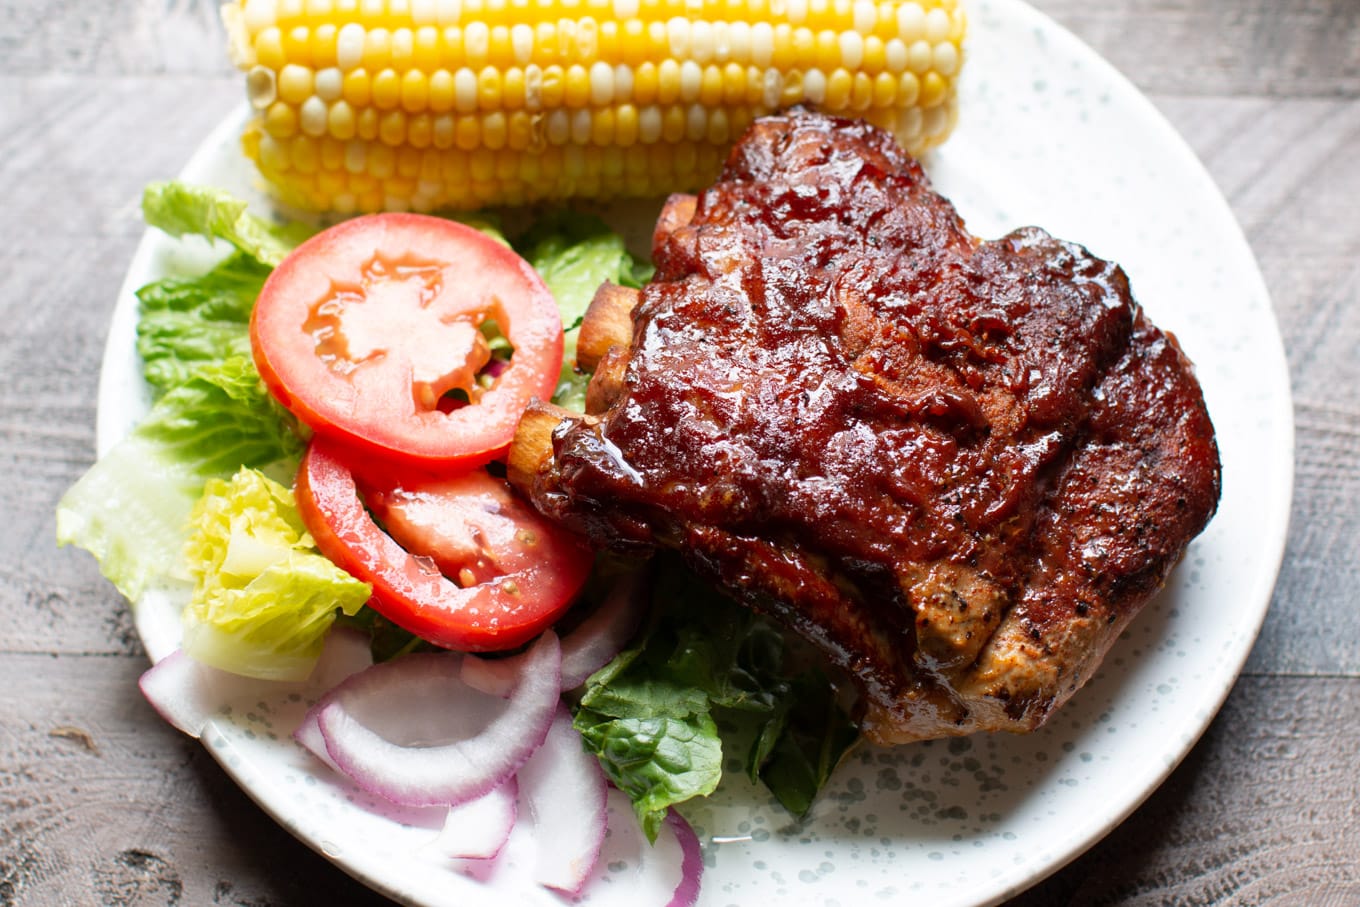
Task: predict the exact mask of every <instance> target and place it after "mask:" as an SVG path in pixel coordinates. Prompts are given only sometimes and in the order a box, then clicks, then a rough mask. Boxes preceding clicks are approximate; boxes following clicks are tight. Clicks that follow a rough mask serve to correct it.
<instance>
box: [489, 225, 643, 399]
mask: <svg viewBox="0 0 1360 907" xmlns="http://www.w3.org/2000/svg"><path fill="white" fill-rule="evenodd" d="M515 247H516V249H517V250H518V251H519V253H520V254H521V255H523V256H524V258H525V259H526V260H527V261H528V262H529V263H530V264H531V265H533V266H534V269H535V270H536V271H538V273H539V275H540V276H542V278H543V282H544V283H546V284H547V285H548V289H549V290H551V291H552V294H553V298H554V299H556V300H557V309H558V311H559V312H561V314H562V326H563V328H564V329H565V330H566V338H565V343H564V345H563V351H562V375H561V378H560V379H559V383H558V386H557V392H556V393H555V394H554V395H553V402H554V403H556V404H558V405H559V406H565V407H567V408H569V409H575V410H577V411H581V410H584V409H585V388H586V384H587V383H588V382H589V376H588V375H581V374H579V373H578V372H577V371H576V369H575V366H574V363H575V362H576V334H577V331H576V328H577V327H579V326H580V324H581V319H582V318H583V317H585V313H586V309H587V308H588V307H589V306H590V300H591V299H592V298H594V296H595V291H596V290H597V289H598V288H599V286H600V284H602V283H604V282H605V281H606V280H609V281H613V282H614V283H616V284H620V285H622V286H629V287H640V286H641V285H642V280H644V279H645V278H646V276H647V275H648V273H649V272H650V265H648V264H647V263H645V262H641V261H639V260H638V259H636V258H634V257H633V256H632V255H631V254H630V253H629V252H628V249H627V248H626V247H625V246H624V243H623V238H622V237H621V236H619V235H618V234H617V233H615V232H614V231H613V230H611V229H609V226H608V225H607V224H605V222H604V221H602V220H600V219H599V218H598V217H594V216H593V215H588V214H580V213H577V212H572V211H560V212H557V213H555V214H551V215H547V216H545V217H543V218H540V219H539V221H538V222H537V223H536V224H535V225H534V228H533V229H532V230H530V231H529V232H528V233H527V234H525V235H524V236H523V237H522V238H521V239H520V240H519V241H518V242H516V244H515Z"/></svg>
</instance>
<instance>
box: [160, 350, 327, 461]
mask: <svg viewBox="0 0 1360 907" xmlns="http://www.w3.org/2000/svg"><path fill="white" fill-rule="evenodd" d="M137 433H138V434H139V435H141V436H143V437H145V438H147V439H149V440H151V441H155V442H157V443H159V444H161V445H163V446H164V448H165V451H166V455H168V456H172V457H174V458H176V459H178V460H180V461H181V462H183V463H185V464H186V465H187V466H188V467H189V468H191V469H193V470H194V471H195V472H197V473H198V475H200V476H201V477H202V478H204V479H207V478H209V477H212V476H227V475H231V474H232V473H233V472H234V471H235V470H236V469H237V468H238V467H240V466H251V467H265V466H270V465H272V464H275V463H279V462H280V461H282V462H283V463H284V464H285V465H291V464H294V463H295V462H296V461H297V460H298V459H299V458H300V457H301V456H302V447H303V441H302V439H301V437H300V435H299V433H298V429H297V428H296V423H295V422H294V420H293V419H292V417H291V416H290V415H289V414H288V412H287V410H285V409H283V407H281V406H279V405H278V404H277V403H276V402H275V401H274V398H273V397H271V396H270V395H269V391H267V390H266V389H265V386H264V383H263V382H261V381H260V375H259V372H257V371H256V370H255V363H254V362H253V361H251V359H250V358H249V357H248V356H233V357H231V358H229V359H225V360H223V361H221V362H211V363H205V364H204V365H201V366H199V367H198V368H197V369H196V370H194V371H193V372H192V373H190V375H189V377H188V378H187V380H185V381H184V382H183V383H182V384H180V385H178V386H176V387H173V388H171V389H170V390H169V391H167V392H166V393H165V394H164V395H163V396H162V397H161V398H160V399H159V400H157V401H156V403H155V405H154V406H153V407H152V408H151V412H150V413H149V414H148V415H147V417H146V419H145V420H144V421H142V422H141V423H140V424H139V425H138V426H137Z"/></svg>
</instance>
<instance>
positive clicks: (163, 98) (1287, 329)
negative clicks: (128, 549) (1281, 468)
mask: <svg viewBox="0 0 1360 907" xmlns="http://www.w3.org/2000/svg"><path fill="white" fill-rule="evenodd" d="M1036 5H1037V6H1039V7H1040V8H1041V9H1043V10H1044V11H1046V12H1048V13H1049V14H1051V15H1053V16H1054V17H1055V18H1057V19H1058V20H1059V21H1060V22H1062V23H1063V24H1065V25H1067V26H1068V27H1070V28H1072V29H1073V30H1074V31H1075V32H1076V33H1077V34H1078V35H1079V36H1080V37H1082V38H1083V39H1085V40H1087V41H1089V42H1090V43H1092V44H1093V45H1094V46H1095V47H1096V49H1097V50H1098V51H1099V52H1101V53H1102V54H1103V55H1105V56H1106V57H1107V58H1108V59H1110V60H1111V61H1112V62H1113V63H1114V64H1115V65H1116V66H1118V67H1119V68H1120V69H1122V70H1123V71H1124V72H1125V74H1126V75H1128V76H1129V77H1130V78H1131V79H1132V80H1133V81H1134V82H1135V84H1137V85H1139V86H1140V87H1141V88H1143V89H1144V90H1145V91H1148V92H1150V93H1151V97H1152V99H1153V101H1154V102H1155V103H1156V104H1157V105H1158V106H1159V107H1160V108H1161V110H1162V111H1163V112H1164V113H1166V115H1167V116H1168V117H1169V118H1170V119H1171V121H1172V122H1173V124H1174V125H1176V126H1177V128H1178V129H1180V130H1181V132H1182V133H1183V134H1184V135H1185V136H1186V138H1187V140H1188V141H1189V143H1190V144H1191V146H1192V147H1193V148H1194V149H1195V150H1196V152H1197V153H1198V154H1199V155H1200V157H1201V158H1202V159H1203V160H1204V161H1205V163H1206V166H1207V167H1208V169H1209V171H1210V173H1211V174H1212V176H1213V177H1214V179H1215V180H1216V181H1217V182H1218V184H1219V186H1220V187H1221V188H1222V189H1223V191H1224V194H1225V195H1226V197H1227V198H1228V200H1229V202H1230V203H1231V205H1232V207H1233V209H1234V211H1235V213H1236V214H1237V216H1238V218H1239V220H1240V221H1241V223H1242V225H1243V228H1244V231H1245V233H1246V235H1247V237H1248V239H1249V241H1250V242H1251V244H1252V247H1253V249H1254V250H1255V252H1256V254H1257V256H1258V258H1259V260H1260V264H1261V268H1262V272H1263V274H1264V276H1265V279H1266V282H1267V285H1268V286H1269V287H1270V290H1271V293H1272V295H1273V298H1274V302H1275V307H1276V311H1277V313H1278V316H1279V320H1280V325H1281V332H1282V335H1283V337H1284V340H1285V345H1286V351H1287V355H1288V359H1289V367H1290V374H1291V379H1292V381H1293V385H1294V392H1295V397H1296V416H1297V423H1298V424H1297V442H1296V457H1297V467H1298V468H1297V478H1296V497H1295V505H1294V510H1293V517H1292V523H1291V528H1290V536H1289V549H1288V553H1287V560H1286V563H1285V565H1284V568H1283V570H1282V573H1281V577H1280V582H1279V585H1278V587H1277V590H1276V595H1275V598H1274V602H1273V604H1272V611H1271V614H1270V616H1269V618H1268V620H1267V623H1266V627H1265V629H1264V631H1263V634H1262V637H1261V640H1260V642H1259V643H1258V645H1257V647H1256V650H1255V651H1254V653H1253V655H1252V657H1251V660H1250V662H1249V664H1248V676H1247V677H1245V678H1244V680H1243V681H1241V682H1240V683H1239V685H1238V687H1237V688H1236V689H1235V690H1234V692H1233V694H1232V696H1231V697H1230V698H1229V700H1228V703H1227V705H1226V707H1225V709H1224V711H1223V712H1222V713H1221V714H1220V716H1219V717H1218V719H1217V720H1216V721H1215V723H1214V725H1213V726H1212V727H1211V728H1210V730H1209V732H1208V733H1207V734H1206V736H1205V739H1204V740H1203V741H1202V742H1201V743H1200V744H1199V745H1198V746H1197V747H1196V749H1195V750H1194V751H1193V752H1192V754H1191V755H1190V757H1189V758H1188V759H1187V760H1186V762H1185V763H1184V764H1183V765H1182V766H1181V767H1180V768H1179V769H1178V770H1177V771H1176V772H1175V773H1174V774H1173V775H1172V777H1171V779H1170V780H1169V781H1168V783H1167V784H1166V785H1164V786H1163V787H1162V788H1161V789H1160V790H1159V791H1157V792H1156V793H1154V794H1153V795H1152V797H1151V798H1150V799H1149V801H1148V802H1147V803H1146V804H1145V805H1144V806H1143V807H1142V808H1141V809H1140V810H1138V811H1137V812H1136V813H1135V814H1134V815H1133V816H1132V817H1131V818H1130V819H1129V820H1128V821H1126V822H1125V823H1124V824H1122V825H1121V826H1120V827H1119V828H1117V829H1115V830H1114V831H1113V832H1112V834H1111V835H1110V836H1109V837H1108V838H1107V839H1106V840H1105V841H1103V842H1102V843H1101V844H1099V845H1097V846H1096V847H1095V848H1093V849H1092V850H1091V851H1090V852H1089V853H1088V854H1086V855H1085V856H1083V857H1081V858H1079V859H1078V860H1077V861H1075V862H1074V863H1073V864H1072V865H1071V866H1069V867H1067V868H1066V869H1064V870H1063V871H1061V872H1059V873H1058V874H1056V875H1055V876H1054V877H1053V878H1051V879H1049V880H1047V881H1045V882H1043V883H1041V884H1040V885H1039V886H1038V887H1036V888H1035V889H1033V890H1032V891H1030V892H1028V893H1026V894H1023V895H1021V896H1020V897H1018V898H1017V899H1015V901H1014V902H1013V907H1039V905H1087V904H1091V905H1106V907H1108V905H1139V907H1142V905H1148V907H1151V905H1161V904H1183V905H1189V907H1199V905H1210V904H1232V905H1256V904H1266V903H1270V904H1276V905H1280V904H1283V905H1296V904H1297V905H1305V904H1306V905H1324V907H1329V905H1347V907H1350V905H1354V904H1357V903H1360V870H1357V867H1360V806H1357V804H1360V790H1358V789H1357V784H1358V782H1357V778H1360V772H1358V771H1357V769H1360V757H1357V753H1360V714H1357V709H1360V686H1358V684H1360V612H1357V609H1356V608H1355V600H1356V598H1355V592H1354V590H1355V589H1356V588H1360V207H1358V206H1357V205H1356V203H1355V199H1356V198H1360V151H1358V149H1360V4H1357V3H1355V2H1354V0H1296V2H1290V3H1275V2H1271V0H1199V2H1196V0H1120V2H1117V3H1115V2H1111V3H1093V2H1090V0H1041V2H1037V3H1036ZM216 6H217V4H216V3H215V2H214V0H128V2H126V3H120V4H89V3H80V2H75V0H0V198H3V199H4V204H3V205H0V468H3V469H4V470H5V475H6V476H7V477H8V478H9V481H7V482H6V483H5V485H4V487H3V491H0V502H3V504H4V505H5V506H4V514H5V518H6V527H5V531H4V532H0V626H3V627H4V630H3V633H0V688H2V689H4V690H5V693H6V695H5V696H2V697H0V905H11V904H13V905H23V907H49V905H67V904H74V905H86V904H91V905H96V904H97V905H103V904H117V905H133V904H136V905H170V904H186V905H187V904H195V905H196V904H235V905H242V907H245V905H250V907H266V905H270V907H281V905H294V904H296V905H309V904H316V903H326V904H368V903H380V902H381V899H380V898H378V897H377V896H375V895H373V894H372V893H370V892H368V891H367V889H365V888H364V887H363V886H361V885H358V884H357V883H354V882H352V881H351V880H349V879H348V878H347V877H345V876H344V875H343V873H341V872H340V871H339V870H337V869H336V868H334V867H333V866H331V865H330V864H328V863H327V862H326V861H324V860H323V859H321V858H320V857H317V856H315V855H314V854H312V853H311V852H310V851H309V850H307V849H306V848H305V847H304V846H303V845H301V844H299V843H297V842H296V841H295V840H293V839H292V838H291V837H290V836H289V835H288V834H287V833H286V832H284V831H282V830H281V829H280V828H279V827H278V826H277V825H276V824H275V823H274V822H273V821H272V820H271V819H269V818H268V816H266V815H265V814H264V813H262V812H261V811H260V810H259V809H257V808H256V807H255V806H254V805H253V804H252V803H251V802H250V801H249V800H248V798H247V797H246V796H245V795H244V794H242V793H241V792H240V791H239V790H238V789H237V788H236V787H235V785H234V784H233V783H232V782H231V781H230V780H229V779H228V778H227V777H226V776H225V775H224V774H223V773H222V772H221V770H220V769H218V767H217V766H216V765H215V763H213V762H212V761H211V759H210V758H209V757H208V756H207V754H206V753H205V752H204V751H203V750H202V748H201V747H199V746H198V745H197V744H196V743H194V742H192V741H189V740H187V739H185V738H182V737H181V736H179V735H178V734H176V733H175V732H174V731H172V730H170V729H169V728H168V727H166V726H165V725H164V724H163V723H162V722H161V721H160V720H159V719H158V718H157V716H155V714H154V713H153V712H152V711H151V710H150V709H149V708H148V707H147V706H145V705H144V704H143V703H142V701H141V699H140V698H139V697H138V696H137V695H136V694H135V693H133V692H132V690H133V689H134V687H135V680H136V677H137V675H138V674H139V673H140V671H141V670H142V669H143V667H144V664H145V663H144V660H143V656H142V655H141V651H140V646H139V644H138V642H137V640H136V638H135V636H134V634H133V633H132V631H131V625H130V621H129V620H128V617H127V613H126V609H125V608H124V606H123V605H122V603H121V602H120V600H119V599H118V598H117V596H116V595H115V594H114V593H113V592H112V590H111V589H110V588H109V587H108V585H107V584H106V583H104V581H103V580H102V579H100V578H99V576H98V574H97V572H96V571H95V569H94V566H93V564H92V562H91V561H90V559H89V558H88V556H86V555H84V554H83V553H80V552H71V551H58V550H56V549H55V548H54V547H53V545H52V538H53V520H52V508H53V507H54V505H55V503H56V500H57V498H58V496H59V495H60V494H61V492H62V491H63V490H64V489H65V488H66V487H67V486H68V485H69V484H70V483H71V482H72V481H74V479H75V478H76V477H77V476H78V475H79V474H80V472H81V471H82V470H83V469H84V468H85V467H86V466H87V465H88V463H89V461H90V459H91V458H92V456H93V425H94V390H95V386H96V381H97V373H98V363H99V359H100V356H101V355H102V349H103V342H104V336H105V333H106V328H107V318H108V313H109V310H110V308H111V305H112V302H113V295H112V294H113V292H114V290H115V289H116V287H117V285H118V283H119V282H120V281H121V279H122V274H123V272H124V270H125V268H126V265H127V261H128V259H129V258H130V256H131V254H132V249H133V247H134V245H135V243H136V240H137V238H138V236H139V235H140V232H141V226H140V224H139V222H138V219H137V215H136V200H137V197H138V194H139V193H140V190H141V187H142V186H143V185H144V184H145V183H146V182H148V181H150V180H152V179H157V178H163V177H166V176H168V175H171V174H173V173H175V172H176V171H177V170H178V169H179V168H180V166H181V165H182V164H183V163H184V161H185V159H186V158H187V156H188V154H189V152H190V151H191V150H192V148H193V147H194V145H196V144H197V142H198V140H199V138H200V137H201V136H202V135H203V134H204V133H205V132H206V131H207V130H208V128H209V127H210V126H211V125H212V124H214V123H215V122H216V121H217V120H218V119H219V118H220V117H221V116H222V115H223V113H224V111H226V110H228V109H229V108H230V107H231V106H232V105H233V104H234V103H236V101H237V100H238V98H239V97H240V96H241V92H240V86H239V81H238V79H237V78H236V77H235V76H234V75H233V74H232V73H231V72H230V68H229V66H228V65H227V64H226V63H225V61H224V59H223V57H222V55H221V52H220V48H221V32H220V25H219V24H218V22H217V20H216Z"/></svg>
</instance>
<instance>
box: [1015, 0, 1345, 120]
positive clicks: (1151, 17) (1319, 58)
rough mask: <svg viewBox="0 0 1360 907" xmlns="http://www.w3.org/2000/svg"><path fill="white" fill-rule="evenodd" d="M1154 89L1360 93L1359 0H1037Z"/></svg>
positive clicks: (1195, 92)
mask: <svg viewBox="0 0 1360 907" xmlns="http://www.w3.org/2000/svg"><path fill="white" fill-rule="evenodd" d="M1033 5H1034V6H1036V7H1038V8H1039V9H1041V10H1043V11H1044V12H1045V13H1047V14H1048V15H1050V16H1052V17H1053V18H1054V19H1056V20H1057V21H1059V22H1061V23H1062V24H1063V25H1065V26H1066V27H1067V28H1069V29H1071V30H1072V31H1073V32H1075V33H1076V34H1078V35H1079V36H1080V37H1081V38H1082V39H1083V40H1085V41H1086V42H1087V43H1089V44H1091V45H1092V46H1093V47H1095V48H1096V49H1097V50H1099V51H1100V52H1101V54H1102V55H1103V56H1105V58H1106V59H1108V60H1109V61H1110V62H1111V63H1113V64H1114V65H1115V66H1116V67H1118V68H1119V69H1120V70H1121V71H1122V72H1123V73H1124V74H1125V75H1127V76H1129V77H1130V78H1131V79H1132V80H1133V82H1134V83H1135V84H1137V85H1138V86H1139V87H1140V88H1142V89H1143V90H1144V91H1146V92H1150V93H1153V94H1167V95H1198V96H1212V97H1231V96H1254V97H1292V98H1301V97H1354V96H1355V95H1356V93H1357V92H1360V41H1358V40H1357V35H1360V5H1357V4H1356V3H1354V2H1352V0H1290V2H1279V0H1195V2H1166V0H1124V2H1119V3H1099V2H1092V0H1034V2H1033Z"/></svg>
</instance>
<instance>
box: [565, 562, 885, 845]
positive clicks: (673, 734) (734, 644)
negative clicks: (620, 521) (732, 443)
mask: <svg viewBox="0 0 1360 907" xmlns="http://www.w3.org/2000/svg"><path fill="white" fill-rule="evenodd" d="M658 560H659V561H660V565H659V569H658V576H657V579H656V582H655V587H654V594H653V602H652V605H653V609H652V615H651V619H650V621H649V623H648V625H647V626H646V628H645V629H644V631H643V632H642V634H641V637H640V639H639V640H638V641H637V642H636V643H634V644H633V645H632V646H631V647H630V648H628V649H626V650H625V651H623V652H621V653H619V655H617V656H616V657H615V658H614V660H613V661H611V662H610V663H609V664H608V665H606V666H605V667H603V668H601V669H600V670H599V671H597V672H596V673H595V674H594V675H592V676H591V677H590V678H589V679H588V680H587V681H586V685H585V688H584V690H583V691H582V693H581V695H580V699H579V701H578V702H577V705H576V709H575V726H576V728H577V730H579V731H580V732H581V734H582V737H583V738H584V740H585V742H586V748H587V749H589V750H590V751H591V752H593V753H594V754H595V755H596V757H597V758H599V760H600V764H601V766H602V767H603V769H604V771H605V774H606V775H607V776H608V777H609V778H610V780H612V781H613V782H614V784H615V785H616V786H618V787H619V788H620V789H621V790H624V791H625V792H627V793H628V795H629V796H630V797H631V798H632V801H633V808H634V809H635V810H636V811H637V814H638V818H639V820H640V821H641V822H642V824H643V828H644V830H646V831H647V833H648V836H649V837H653V836H654V835H655V831H656V829H657V828H658V827H659V823H660V822H661V820H662V819H664V818H665V811H666V809H667V808H669V807H670V806H673V805H676V804H680V803H684V802H685V801H686V800H688V799H690V798H692V797H699V796H707V795H708V794H710V793H712V792H713V790H714V789H715V788H716V787H717V785H718V783H719V781H720V780H721V777H722V766H723V748H724V746H728V747H738V748H739V747H742V746H747V747H749V749H748V751H747V753H748V754H747V757H746V760H745V761H746V765H747V768H748V773H749V774H750V776H751V778H752V780H757V779H758V780H760V781H762V782H764V783H765V785H766V786H767V787H768V788H769V789H770V791H771V792H772V793H773V794H774V795H775V797H776V798H777V799H778V800H779V802H780V803H782V804H783V805H784V806H785V807H786V808H787V809H788V810H789V811H790V812H792V813H794V814H795V815H799V816H801V815H802V814H803V813H805V812H806V811H807V809H808V808H809V807H810V806H811V804H812V799H813V797H814V796H815V795H816V793H817V791H818V790H820V789H821V787H822V785H823V784H825V783H826V780H827V778H828V777H830V774H831V771H832V770H833V769H834V768H835V766H836V764H837V763H838V762H839V761H840V758H841V756H842V755H843V754H844V753H845V751H846V750H847V749H848V748H849V747H850V746H851V745H852V744H853V743H854V741H855V740H856V739H857V737H858V732H857V729H856V728H855V726H854V723H853V722H851V721H850V718H849V716H848V715H847V714H846V713H845V711H844V709H843V708H842V707H841V705H840V703H839V701H838V699H837V697H836V692H835V689H834V688H833V687H832V685H831V683H830V682H829V680H828V679H827V678H826V677H825V676H824V675H823V674H822V673H821V672H820V671H818V670H816V669H809V668H808V667H807V666H806V665H805V664H804V663H802V662H801V661H798V660H796V659H793V658H791V657H790V652H789V644H788V642H787V641H786V639H785V636H784V634H783V633H782V632H781V631H780V630H779V629H778V628H777V627H775V626H774V625H773V624H771V623H770V622H769V621H768V620H766V619H765V618H763V617H760V616H759V615H757V614H755V612H753V611H751V610H749V609H747V608H743V607H740V606H738V605H736V604H734V603H733V602H731V601H730V600H728V599H726V598H725V597H722V596H720V595H719V594H717V593H716V592H714V591H713V590H712V589H711V588H710V587H709V586H707V585H706V584H704V583H702V582H701V581H699V580H698V579H697V578H695V577H694V576H693V575H692V574H690V573H689V572H688V571H686V570H684V569H683V568H682V567H680V566H679V565H678V564H677V563H676V562H675V561H674V560H672V559H670V558H665V557H659V558H658ZM795 662H797V663H795ZM718 719H721V720H718ZM719 728H721V729H722V733H721V734H720V733H719Z"/></svg>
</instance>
